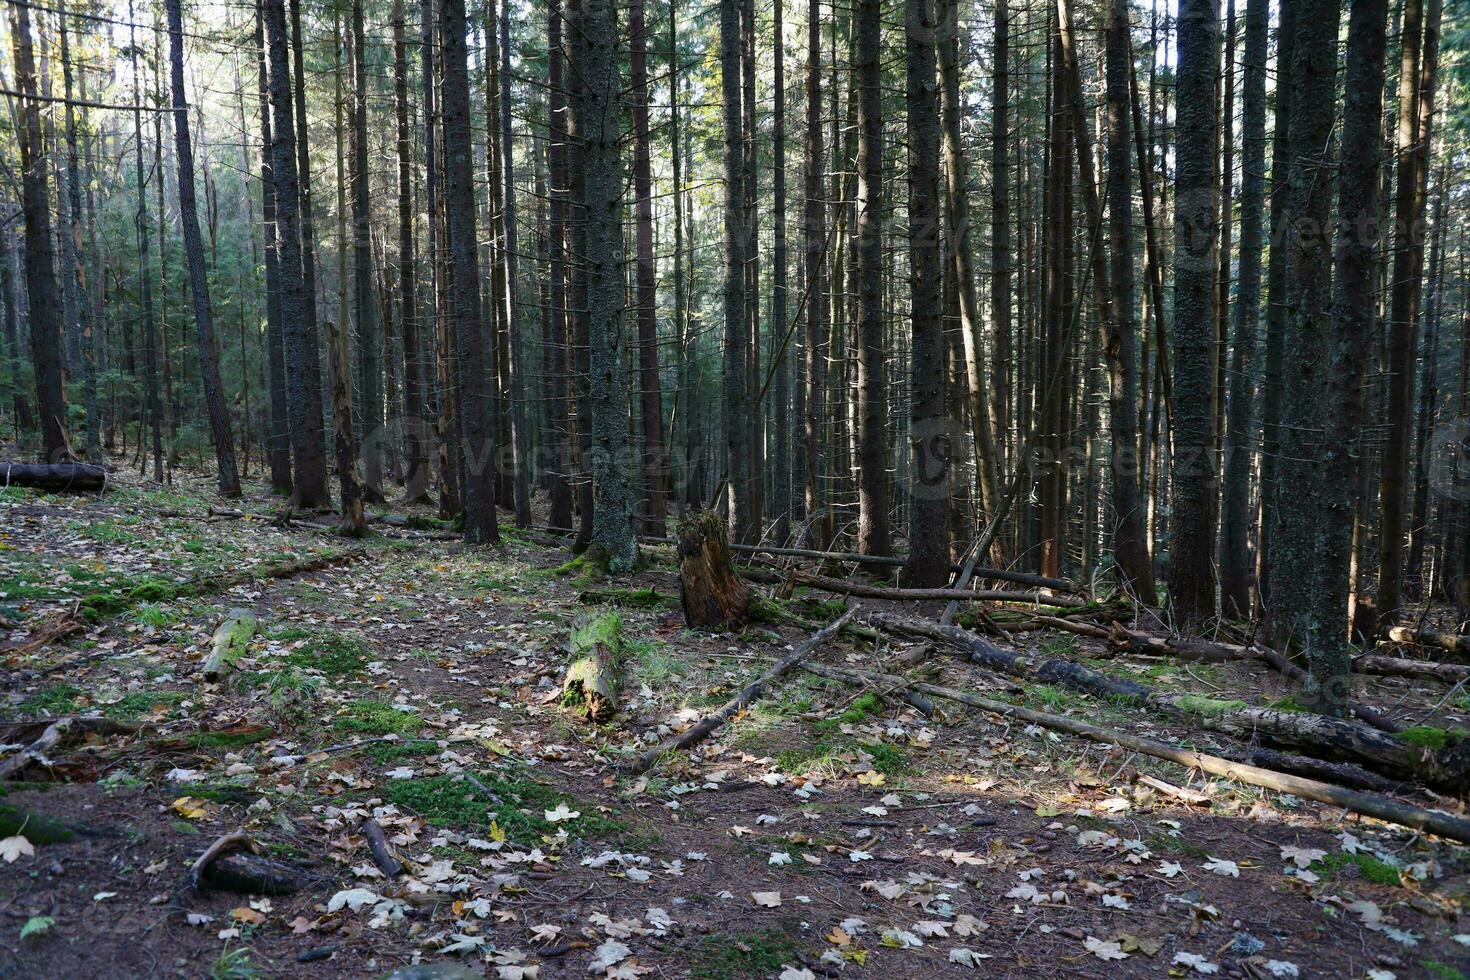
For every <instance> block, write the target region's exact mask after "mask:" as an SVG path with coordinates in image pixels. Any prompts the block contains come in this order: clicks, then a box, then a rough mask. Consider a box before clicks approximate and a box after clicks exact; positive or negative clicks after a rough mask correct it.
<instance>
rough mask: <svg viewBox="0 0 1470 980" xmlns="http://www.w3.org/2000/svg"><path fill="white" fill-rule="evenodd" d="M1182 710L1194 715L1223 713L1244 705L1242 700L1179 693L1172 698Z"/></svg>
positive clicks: (1237, 709) (1238, 708)
mask: <svg viewBox="0 0 1470 980" xmlns="http://www.w3.org/2000/svg"><path fill="white" fill-rule="evenodd" d="M1174 703H1175V704H1177V705H1178V706H1179V707H1180V708H1181V709H1182V710H1184V711H1188V712H1190V713H1191V714H1196V715H1223V714H1226V713H1227V712H1230V711H1239V710H1240V709H1242V708H1244V707H1246V703H1245V702H1244V701H1230V700H1222V699H1220V698H1206V697H1200V696H1199V695H1197V694H1181V695H1179V696H1178V697H1177V698H1175V699H1174Z"/></svg>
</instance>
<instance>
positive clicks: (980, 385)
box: [931, 0, 1010, 574]
mask: <svg viewBox="0 0 1470 980" xmlns="http://www.w3.org/2000/svg"><path fill="white" fill-rule="evenodd" d="M938 18H939V27H938V29H939V35H938V42H939V43H938V51H937V55H938V59H939V79H940V91H939V94H940V104H941V106H942V108H941V114H942V115H941V118H942V120H943V132H944V177H945V190H946V202H945V209H944V231H945V237H946V239H947V240H948V243H949V266H948V268H946V269H945V270H944V271H945V273H946V275H947V278H948V279H949V280H951V281H952V282H953V283H954V289H953V294H954V297H955V299H956V300H957V301H958V307H959V315H960V319H959V331H960V339H961V341H962V345H963V347H964V361H965V380H966V383H967V387H968V395H969V407H970V428H971V435H972V439H973V442H974V450H975V473H976V478H977V482H978V483H979V486H980V502H981V507H982V509H983V510H984V512H985V514H986V515H987V516H988V515H991V514H994V513H996V511H997V509H998V508H999V507H1000V477H999V473H998V471H999V466H1000V451H999V449H998V448H997V436H996V433H998V432H1000V431H1002V430H1001V427H1000V418H999V413H998V406H999V401H1000V393H999V391H998V390H997V391H996V392H995V394H994V396H993V397H992V393H991V385H990V381H989V379H988V378H987V377H986V375H987V373H988V372H987V371H986V367H985V354H984V352H983V351H982V349H981V346H980V331H981V329H982V328H981V317H980V300H979V297H978V296H976V294H975V275H974V262H973V254H972V249H971V247H970V193H969V187H968V182H969V176H968V174H967V172H966V168H965V151H964V144H963V143H962V141H961V139H960V117H961V115H962V112H963V110H962V107H961V106H960V58H959V7H958V4H957V3H955V2H954V0H940V3H939V10H938ZM997 30H999V28H997ZM997 43H999V42H997ZM1001 78H1002V80H1001V82H1000V84H1001V85H1002V86H1004V85H1005V82H1004V74H1002V76H1001ZM1002 98H1004V97H1002ZM992 111H993V113H999V119H998V123H999V125H1000V126H1001V128H1002V129H1004V128H1005V127H1006V125H1007V122H1006V119H1005V108H1004V107H1003V106H999V105H997V106H995V107H994V108H993V110H992ZM992 118H993V119H995V118H996V117H995V116H994V115H993V116H992ZM1002 139H1004V138H1002ZM994 160H995V158H994V156H993V155H992V158H991V162H992V163H994ZM1000 179H1001V180H1004V177H1002V178H1000ZM991 201H992V203H994V201H995V196H994V190H993V189H992V195H991ZM1006 206H1008V203H1007V205H1006ZM1002 210H1004V208H1003V209H1002ZM1000 220H1001V224H1000V226H997V227H996V228H994V229H993V231H994V233H996V234H999V235H1001V236H1002V237H1006V236H1008V235H1009V231H1008V230H1002V229H1003V228H1004V224H1005V220H1006V219H1004V218H1001V219H1000ZM992 247H993V246H992ZM1007 261H1009V260H1007ZM936 274H937V273H936ZM1008 275H1009V272H1006V273H1000V272H996V273H995V276H996V278H1004V276H1008ZM996 288H997V287H996V286H995V284H994V282H992V284H991V299H992V302H994V301H995V290H996ZM1009 290H1010V287H1009V285H1008V284H1007V286H1006V291H1007V295H1006V298H1005V303H1006V304H1007V307H1006V308H1007V314H1006V315H1007V317H1009V305H1008V304H1009V303H1010V295H1009ZM998 315H999V314H997V316H998ZM1005 330H1006V332H1007V333H1008V332H1009V330H1010V325H1009V323H1007V324H1006V326H1005ZM1000 332H1001V326H1000V321H999V319H997V320H996V321H995V334H996V339H995V342H996V344H998V345H999V344H1001V340H1000ZM938 435H939V433H937V432H935V433H933V434H932V435H931V438H933V437H938ZM949 435H950V434H949V433H946V437H947V436H949ZM950 466H951V469H952V468H953V466H954V462H953V461H951V464H950ZM948 482H950V483H952V480H951V481H948ZM945 544H946V546H948V541H947V539H946V541H945ZM998 548H999V545H998V544H992V545H991V552H992V556H993V557H994V556H996V555H998V554H999V552H998V550H997V549H998ZM946 574H947V570H946Z"/></svg>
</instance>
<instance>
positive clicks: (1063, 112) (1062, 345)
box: [1032, 7, 1090, 576]
mask: <svg viewBox="0 0 1470 980" xmlns="http://www.w3.org/2000/svg"><path fill="white" fill-rule="evenodd" d="M1060 9H1061V8H1060V7H1053V8H1052V10H1051V11H1050V12H1049V18H1048V25H1049V26H1048V38H1049V50H1050V53H1049V55H1048V58H1049V68H1050V71H1049V73H1048V77H1049V79H1050V82H1051V92H1050V110H1049V116H1048V118H1049V131H1048V134H1047V148H1046V185H1045V189H1044V192H1043V204H1044V211H1045V215H1046V217H1045V232H1044V234H1043V236H1042V237H1043V242H1042V246H1043V250H1044V255H1045V269H1046V271H1045V280H1044V283H1043V290H1042V297H1043V302H1042V309H1043V315H1044V323H1043V325H1042V329H1041V333H1040V335H1039V336H1038V337H1037V347H1038V350H1039V355H1038V357H1037V367H1038V370H1037V372H1036V377H1035V378H1034V383H1033V385H1032V388H1033V391H1032V394H1033V396H1034V399H1035V413H1036V415H1037V416H1038V419H1039V422H1038V424H1039V425H1040V430H1039V431H1040V444H1041V447H1042V459H1041V461H1040V462H1041V467H1042V472H1041V479H1040V486H1039V489H1038V496H1039V497H1040V500H1039V507H1038V508H1037V510H1038V514H1037V517H1038V520H1037V526H1036V544H1037V546H1038V548H1037V550H1038V551H1039V553H1040V556H1041V571H1042V574H1044V575H1051V576H1056V575H1059V574H1060V573H1061V566H1062V555H1063V554H1064V553H1065V550H1066V542H1065V535H1066V525H1067V522H1066V519H1065V516H1064V515H1065V514H1066V502H1067V477H1068V475H1069V474H1068V471H1067V467H1066V456H1067V454H1068V452H1069V451H1070V449H1071V439H1070V436H1069V432H1068V413H1067V401H1068V396H1069V392H1070V388H1071V384H1070V382H1069V379H1068V377H1067V374H1068V372H1067V354H1068V349H1069V348H1070V347H1071V346H1072V341H1073V339H1074V337H1073V335H1074V333H1075V331H1074V330H1073V322H1074V319H1075V318H1077V317H1078V312H1077V311H1076V310H1075V308H1074V303H1075V302H1076V297H1075V296H1074V293H1073V273H1074V272H1075V270H1074V268H1073V263H1072V258H1073V247H1074V243H1073V241H1072V215H1073V193H1072V165H1073V164H1072V161H1073V154H1074V151H1075V150H1076V144H1074V142H1073V128H1074V124H1075V122H1076V120H1077V119H1079V118H1080V117H1081V113H1080V112H1074V111H1071V102H1070V99H1071V94H1070V85H1069V83H1070V81H1071V78H1070V75H1069V73H1068V72H1067V70H1066V65H1067V62H1066V59H1065V57H1064V51H1063V45H1064V43H1065V41H1064V37H1063V34H1062V31H1061V25H1060V23H1059V22H1058V19H1057V14H1058V12H1059V11H1060ZM1089 152H1090V148H1089Z"/></svg>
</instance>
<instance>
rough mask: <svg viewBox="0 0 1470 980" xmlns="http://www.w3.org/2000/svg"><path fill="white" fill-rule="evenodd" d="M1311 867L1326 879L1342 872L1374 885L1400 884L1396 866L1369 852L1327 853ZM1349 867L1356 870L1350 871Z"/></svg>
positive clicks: (1341, 874) (1339, 875)
mask: <svg viewBox="0 0 1470 980" xmlns="http://www.w3.org/2000/svg"><path fill="white" fill-rule="evenodd" d="M1313 868H1315V869H1317V870H1318V873H1319V874H1321V875H1322V877H1323V878H1325V879H1326V880H1328V881H1332V880H1334V879H1336V878H1340V877H1343V876H1344V873H1347V874H1348V875H1354V876H1356V877H1360V878H1363V879H1364V880H1366V881H1371V882H1373V883H1374V884H1375V885H1388V886H1390V887H1398V886H1400V885H1401V884H1402V882H1400V881H1399V870H1398V868H1395V867H1394V866H1393V865H1391V864H1389V863H1388V862H1387V861H1381V860H1379V859H1378V858H1376V857H1374V856H1373V855H1371V854H1348V853H1346V852H1339V853H1337V854H1329V855H1327V856H1326V857H1325V858H1323V859H1322V860H1321V861H1318V862H1316V863H1315V864H1314V865H1313ZM1349 869H1356V870H1355V871H1350V870H1349Z"/></svg>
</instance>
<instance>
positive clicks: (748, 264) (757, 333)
mask: <svg viewBox="0 0 1470 980" xmlns="http://www.w3.org/2000/svg"><path fill="white" fill-rule="evenodd" d="M755 15H756V6H755V0H741V3H740V89H741V93H742V101H741V105H740V108H741V113H742V115H743V118H744V126H745V157H744V163H745V176H744V180H745V252H744V261H745V340H746V344H747V345H748V349H747V351H746V373H745V397H746V399H747V404H748V405H749V406H750V418H749V420H748V421H747V423H746V424H747V426H748V428H747V433H748V438H749V442H748V443H747V445H748V446H749V450H748V451H749V453H750V464H749V465H750V521H749V522H748V525H747V528H746V529H747V530H748V531H749V532H750V533H752V534H754V535H756V536H757V537H759V536H760V535H761V534H763V533H764V530H765V512H766V419H765V401H764V399H762V398H761V397H760V389H761V381H760V379H762V378H763V377H764V371H763V365H762V364H761V315H760V314H761V302H760V189H759V188H760V182H759V177H758V174H757V171H758V170H759V168H760V159H759V157H760V150H759V131H758V128H757V118H756V116H757V111H758V110H757V101H756V90H755V87H756V63H755V42H756V36H757V25H756V19H755Z"/></svg>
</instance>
